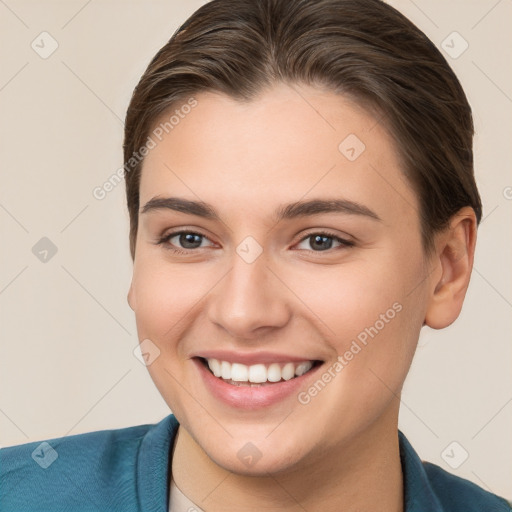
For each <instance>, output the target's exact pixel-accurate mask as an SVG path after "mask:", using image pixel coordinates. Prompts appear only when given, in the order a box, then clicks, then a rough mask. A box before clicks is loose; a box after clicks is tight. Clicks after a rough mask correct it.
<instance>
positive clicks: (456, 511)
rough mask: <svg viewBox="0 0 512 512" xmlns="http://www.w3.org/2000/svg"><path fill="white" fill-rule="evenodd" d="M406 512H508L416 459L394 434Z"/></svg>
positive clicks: (500, 501)
mask: <svg viewBox="0 0 512 512" xmlns="http://www.w3.org/2000/svg"><path fill="white" fill-rule="evenodd" d="M398 437H399V444H400V458H401V462H402V473H403V476H404V498H405V509H406V512H425V511H426V510H429V511H430V512H462V511H463V512H512V508H511V506H510V503H509V502H507V501H506V500H505V499H504V498H501V497H499V496H497V495H496V494H493V493H491V492H488V491H486V490H485V489H483V488H482V487H479V486H478V485H476V484H474V483H473V482H470V481H469V480H466V479H464V478H461V477H459V476H456V475H452V474H451V473H448V471H445V470H444V469H442V468H441V467H439V466H437V465H436V464H432V463H430V462H425V461H422V460H421V459H420V457H419V456H418V454H417V453H416V451H415V450H414V449H413V447H412V446H411V444H410V443H409V441H408V440H407V438H406V437H405V435H404V434H403V433H402V432H401V431H398Z"/></svg>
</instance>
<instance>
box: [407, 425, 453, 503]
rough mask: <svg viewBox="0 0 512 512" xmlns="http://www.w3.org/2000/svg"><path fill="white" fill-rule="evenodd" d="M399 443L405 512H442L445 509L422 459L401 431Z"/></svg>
mask: <svg viewBox="0 0 512 512" xmlns="http://www.w3.org/2000/svg"><path fill="white" fill-rule="evenodd" d="M398 441H399V445H400V461H401V464H402V475H403V486H404V512H424V511H425V510H428V511H429V512H442V511H443V507H442V505H441V503H440V502H439V500H438V499H437V496H436V495H435V494H434V491H433V490H432V487H431V486H430V482H429V479H428V476H427V473H426V472H425V469H424V467H423V463H422V462H421V459H420V458H419V456H418V454H417V453H416V452H415V451H414V449H413V447H412V446H411V444H410V443H409V441H408V440H407V438H406V437H405V435H404V434H403V433H402V432H401V431H400V430H399V431H398Z"/></svg>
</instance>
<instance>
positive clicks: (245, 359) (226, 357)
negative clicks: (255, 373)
mask: <svg viewBox="0 0 512 512" xmlns="http://www.w3.org/2000/svg"><path fill="white" fill-rule="evenodd" d="M193 357H201V358H203V359H218V360H219V361H227V362H228V363H241V364H245V365H248V366H250V365H252V364H271V363H300V362H303V361H318V359H316V358H308V357H304V356H292V355H288V354H278V353H273V352H228V351H224V350H205V351H202V352H198V353H196V354H194V356H193Z"/></svg>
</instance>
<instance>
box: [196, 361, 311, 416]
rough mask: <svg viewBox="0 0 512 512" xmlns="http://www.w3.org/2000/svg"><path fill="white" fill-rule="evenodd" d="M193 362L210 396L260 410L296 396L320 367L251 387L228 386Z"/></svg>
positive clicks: (245, 407)
mask: <svg viewBox="0 0 512 512" xmlns="http://www.w3.org/2000/svg"><path fill="white" fill-rule="evenodd" d="M193 361H194V363H195V364H196V366H197V367H198V369H199V373H200V374H201V377H202V379H203V381H204V383H205V385H206V387H207V388H208V390H209V391H210V392H211V393H212V395H214V396H215V397H216V398H218V399H219V400H221V401H222V402H224V403H226V404H227V405H229V406H231V407H237V408H239V409H261V408H263V407H268V406H271V405H274V404H276V403H278V402H281V401H282V400H285V399H286V398H288V397H289V396H291V395H294V394H295V396H297V395H298V393H299V391H300V390H301V388H304V385H305V381H306V380H307V379H309V378H311V377H312V376H313V375H314V374H315V373H316V372H317V371H318V370H319V368H320V367H321V365H318V366H315V367H314V368H312V369H311V370H310V371H309V372H307V373H305V374H304V375H301V376H300V377H295V378H293V379H290V380H286V381H282V382H276V383H274V384H267V385H263V386H258V387H251V386H236V385H233V384H228V383H227V382H224V381H223V380H222V379H220V378H218V377H215V375H213V374H212V373H211V372H210V371H209V370H208V369H207V368H206V367H205V365H204V364H203V363H202V362H201V361H200V360H199V359H193Z"/></svg>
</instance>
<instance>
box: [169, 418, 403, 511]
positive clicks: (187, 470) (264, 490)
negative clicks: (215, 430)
mask: <svg viewBox="0 0 512 512" xmlns="http://www.w3.org/2000/svg"><path fill="white" fill-rule="evenodd" d="M396 417H397V415H396ZM396 417H395V420H394V421H390V422H389V421H388V422H380V421H379V423H378V424H373V425H371V426H370V427H368V428H367V429H365V430H364V431H361V432H359V433H357V434H356V435H355V436H353V438H351V439H350V440H349V441H348V442H347V443H345V444H344V446H343V447H342V448H340V449H339V450H337V451H336V450H332V449H329V450H328V451H326V453H322V454H317V455H316V456H315V460H313V459H311V460H309V461H307V462H302V463H299V464H297V465H296V466H295V467H293V468H291V469H289V470H287V471H285V472H280V473H279V474H275V475H268V474H267V475H266V476H245V475H238V474H235V473H232V472H230V471H227V470H226V469H224V468H222V467H220V466H219V465H217V464H216V463H215V462H213V461H212V460H211V459H210V458H209V457H208V455H207V454H206V453H205V452H204V450H203V449H202V448H201V447H200V446H199V445H198V444H197V443H196V442H195V440H194V439H193V438H192V437H191V436H190V435H189V434H188V432H187V431H186V430H184V429H183V428H182V427H179V430H178V435H177V439H176V441H175V445H174V453H173V459H172V473H173V478H174V481H175V482H176V485H177V486H178V488H179V489H180V490H181V491H182V492H183V493H184V494H185V495H186V496H187V497H188V498H189V499H190V500H192V501H193V502H194V503H195V504H196V505H197V506H198V507H201V508H203V509H204V510H208V512H210V511H211V512H216V511H223V512H230V511H235V510H236V511H240V510H276V511H277V510H279V511H285V512H286V511H292V510H293V511H297V510H322V511H324V512H329V511H331V510H332V511H338V510H343V511H344V512H355V511H361V510H379V511H380V512H403V510H404V509H403V482H402V468H401V463H400V452H399V443H398V433H397V430H398V426H397V419H396ZM381 419H382V418H381Z"/></svg>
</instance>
